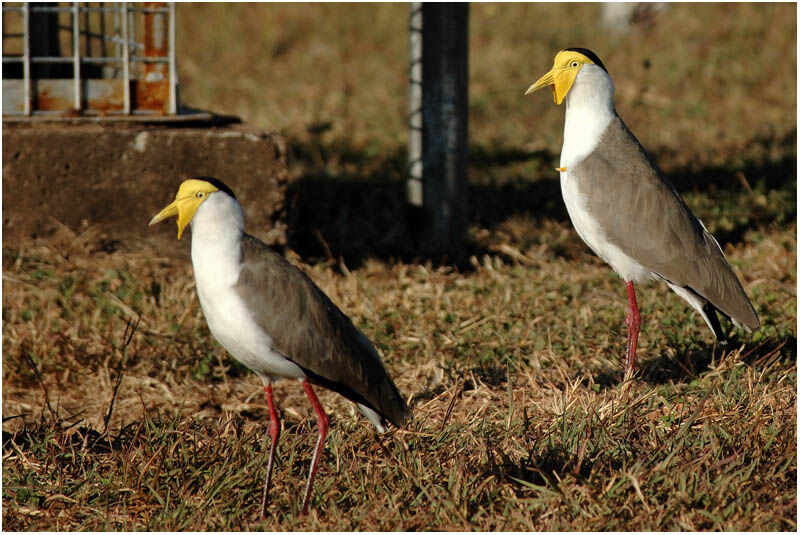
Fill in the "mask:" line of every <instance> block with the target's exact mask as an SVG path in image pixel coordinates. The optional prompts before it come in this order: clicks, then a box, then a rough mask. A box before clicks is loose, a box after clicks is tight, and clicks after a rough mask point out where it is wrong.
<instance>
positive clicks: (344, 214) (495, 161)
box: [286, 131, 797, 270]
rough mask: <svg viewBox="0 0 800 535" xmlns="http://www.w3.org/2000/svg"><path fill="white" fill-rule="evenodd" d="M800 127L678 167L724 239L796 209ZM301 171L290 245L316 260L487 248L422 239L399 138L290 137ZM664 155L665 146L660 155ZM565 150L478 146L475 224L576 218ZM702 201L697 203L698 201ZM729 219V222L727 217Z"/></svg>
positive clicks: (292, 192)
mask: <svg viewBox="0 0 800 535" xmlns="http://www.w3.org/2000/svg"><path fill="white" fill-rule="evenodd" d="M795 139H796V131H792V132H790V133H788V134H786V135H784V136H783V137H777V136H776V137H774V138H769V139H768V138H756V139H753V141H752V144H751V145H750V149H752V147H754V146H756V147H759V150H758V151H753V153H758V152H760V153H762V154H767V155H770V154H779V155H780V156H778V157H773V156H759V157H753V159H750V160H745V159H742V158H741V157H738V156H737V157H735V158H734V160H733V161H732V163H731V164H730V165H727V166H724V167H723V166H717V167H706V168H701V169H677V170H675V171H673V172H671V173H669V176H670V178H671V180H673V182H674V183H675V185H676V187H677V189H678V190H679V191H680V192H681V194H682V195H684V196H685V197H692V196H694V197H697V199H698V200H697V202H696V203H694V206H695V209H696V212H697V215H698V216H699V217H700V218H701V219H704V220H705V222H706V225H707V226H709V228H710V229H712V232H715V234H716V236H717V238H718V239H719V241H720V242H722V243H730V242H733V243H735V242H738V241H741V239H742V237H743V235H744V233H745V232H746V231H748V230H750V229H752V228H754V227H758V226H767V225H770V224H775V223H778V224H780V223H783V222H788V221H792V220H794V219H795V218H796V213H797V207H796V190H797V181H796V154H795V151H794V140H795ZM289 147H290V155H291V156H290V160H291V161H290V166H291V167H292V168H293V169H296V170H297V176H296V178H295V179H294V180H292V182H291V183H290V185H289V187H288V190H287V195H286V207H287V208H286V221H287V224H288V227H289V228H288V236H287V238H288V246H289V247H290V248H291V249H292V250H294V251H296V252H297V253H298V254H299V255H300V256H301V258H303V260H304V261H306V262H314V261H320V260H330V259H335V260H338V259H339V258H342V259H343V260H344V261H345V263H346V264H347V265H348V266H349V267H358V266H359V265H361V264H362V263H363V261H364V260H365V259H366V258H369V257H373V258H378V259H383V260H392V259H396V260H404V261H426V260H431V261H433V262H434V263H445V264H451V265H455V266H457V267H458V268H459V269H467V270H469V269H471V266H470V265H469V264H468V262H467V260H468V259H469V257H470V256H471V255H476V254H482V253H484V252H487V251H484V250H483V249H482V248H481V246H480V245H478V244H476V243H475V241H474V240H470V239H469V238H468V239H467V240H466V242H465V243H464V246H463V247H462V248H461V250H460V251H459V252H458V253H456V255H455V257H451V258H442V257H441V256H437V255H436V254H431V253H427V252H425V251H424V250H423V249H422V247H421V246H420V243H419V240H418V238H417V236H418V235H419V228H418V227H419V224H418V223H417V222H418V221H419V214H418V213H415V211H414V209H413V208H412V207H410V206H409V205H408V204H407V203H406V202H405V182H404V180H405V176H406V152H405V147H403V146H398V147H396V148H394V149H393V150H391V151H389V152H383V153H379V154H378V153H376V152H375V151H374V150H372V149H370V148H366V149H357V148H355V147H353V146H352V145H349V144H347V143H346V142H344V143H343V142H341V141H333V142H329V143H323V142H321V141H320V136H319V135H313V136H312V140H311V141H308V142H302V141H299V140H297V139H294V140H290V142H289ZM656 160H658V155H656ZM557 161H558V155H556V154H551V153H549V152H547V151H537V152H529V151H524V150H521V149H518V148H513V147H502V146H491V147H487V146H483V145H475V146H471V147H470V156H469V183H468V187H467V210H466V214H467V215H466V219H467V221H466V223H467V225H468V227H478V228H483V229H488V230H492V229H495V228H496V227H497V226H498V225H500V224H501V223H503V222H504V221H507V220H508V219H509V218H511V217H514V216H522V217H526V218H530V219H532V220H534V221H542V220H546V219H550V220H554V221H559V222H566V221H567V220H568V217H567V212H566V209H565V207H564V204H563V202H562V199H561V188H560V184H559V181H558V179H557V177H556V173H555V171H553V169H552V167H553V165H555V164H556V163H557ZM691 204H692V203H691V202H690V205H691ZM722 218H725V219H726V220H728V221H727V222H726V224H725V225H724V226H721V225H716V224H715V223H716V222H717V220H719V219H722Z"/></svg>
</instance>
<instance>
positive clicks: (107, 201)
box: [2, 123, 289, 246]
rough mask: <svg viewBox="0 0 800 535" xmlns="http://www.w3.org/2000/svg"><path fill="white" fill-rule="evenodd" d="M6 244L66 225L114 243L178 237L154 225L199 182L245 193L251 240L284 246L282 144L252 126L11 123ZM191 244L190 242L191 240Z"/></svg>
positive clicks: (170, 227) (6, 148)
mask: <svg viewBox="0 0 800 535" xmlns="http://www.w3.org/2000/svg"><path fill="white" fill-rule="evenodd" d="M2 152H3V245H4V246H5V245H12V246H13V245H14V244H15V243H17V244H18V243H20V242H22V241H25V240H28V239H31V238H36V237H45V236H47V235H49V234H51V233H53V232H55V231H56V230H57V229H58V227H59V223H60V224H63V225H66V226H67V227H69V228H70V229H72V230H74V231H76V232H80V231H81V230H82V229H85V228H87V227H89V226H91V225H100V226H102V228H103V231H104V233H108V236H109V237H111V238H112V239H119V240H124V239H125V238H128V237H135V238H152V237H153V236H165V237H166V236H171V237H172V239H173V240H174V239H175V235H176V228H175V225H174V224H167V223H164V224H161V225H158V226H157V227H152V228H151V227H148V226H147V223H148V222H149V221H150V218H151V217H152V216H153V215H154V214H155V213H157V212H158V210H160V209H161V208H163V207H164V206H166V205H167V204H168V203H169V202H171V201H172V199H173V198H174V196H175V193H176V192H177V189H178V185H179V184H180V182H181V181H182V180H183V179H185V178H190V177H193V176H214V177H216V178H219V179H220V180H222V181H223V182H225V183H226V184H228V185H229V186H230V187H231V189H233V191H234V192H235V193H236V196H237V198H238V199H239V201H240V202H241V203H242V206H243V208H244V210H245V221H246V228H247V230H248V232H250V233H251V234H254V235H256V236H258V237H259V238H261V239H262V240H264V241H266V242H269V243H270V244H284V243H285V241H286V236H285V226H284V225H283V224H282V222H281V217H282V215H283V212H284V195H285V191H286V183H287V180H288V176H289V173H288V169H287V166H286V146H285V141H284V139H283V138H282V137H280V136H278V135H275V134H271V133H268V132H264V131H261V130H256V129H253V128H250V127H247V126H243V125H235V126H231V127H225V128H175V127H169V128H165V127H155V126H148V125H135V124H134V125H122V124H114V125H97V124H90V125H64V124H55V123H51V124H40V123H39V124H24V123H17V124H9V123H4V124H3V151H2ZM183 241H186V242H188V240H183Z"/></svg>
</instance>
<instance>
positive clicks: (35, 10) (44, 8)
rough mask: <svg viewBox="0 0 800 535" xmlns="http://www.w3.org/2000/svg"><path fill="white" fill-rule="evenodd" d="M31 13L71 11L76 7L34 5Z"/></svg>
mask: <svg viewBox="0 0 800 535" xmlns="http://www.w3.org/2000/svg"><path fill="white" fill-rule="evenodd" d="M30 9H31V13H69V12H70V11H72V10H73V9H74V8H72V7H61V6H33V7H31V8H30Z"/></svg>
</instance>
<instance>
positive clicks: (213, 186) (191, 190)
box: [150, 177, 236, 240]
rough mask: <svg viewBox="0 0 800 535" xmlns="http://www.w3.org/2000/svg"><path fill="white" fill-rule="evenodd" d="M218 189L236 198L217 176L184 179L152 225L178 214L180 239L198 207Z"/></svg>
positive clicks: (151, 222)
mask: <svg viewBox="0 0 800 535" xmlns="http://www.w3.org/2000/svg"><path fill="white" fill-rule="evenodd" d="M217 191H223V192H225V193H227V194H228V195H230V196H231V197H233V198H236V196H235V195H234V194H233V192H232V191H231V189H230V188H229V187H228V186H226V185H225V184H224V183H222V181H220V180H217V179H216V178H210V177H198V178H190V179H188V180H184V181H183V183H182V184H181V186H180V188H178V194H177V195H175V200H174V201H172V202H171V203H170V204H169V205H168V206H167V207H166V208H164V209H163V210H161V211H160V212H159V213H157V214H156V215H155V216H154V217H153V219H151V220H150V225H155V224H156V223H160V222H161V221H164V220H165V219H167V218H170V217H172V216H178V239H179V240H180V239H181V236H182V235H183V231H184V229H185V228H186V226H187V225H188V224H189V223H190V222H191V221H192V217H194V214H195V212H197V208H198V207H199V206H200V205H201V204H203V202H205V200H206V199H208V197H209V196H210V195H212V194H214V193H215V192H217Z"/></svg>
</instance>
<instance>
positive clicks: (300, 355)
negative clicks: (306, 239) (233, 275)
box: [236, 235, 408, 426]
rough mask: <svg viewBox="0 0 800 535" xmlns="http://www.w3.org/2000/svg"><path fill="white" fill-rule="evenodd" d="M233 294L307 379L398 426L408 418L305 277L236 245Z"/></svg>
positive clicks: (365, 348) (376, 366)
mask: <svg viewBox="0 0 800 535" xmlns="http://www.w3.org/2000/svg"><path fill="white" fill-rule="evenodd" d="M242 263H243V267H242V270H241V272H240V274H239V280H238V282H237V285H236V290H237V292H238V293H239V295H240V296H241V297H242V299H244V301H245V302H246V303H247V305H248V307H249V308H250V309H251V310H253V314H254V319H255V321H256V323H258V325H259V326H260V327H261V328H262V329H264V331H266V332H267V333H268V334H269V335H270V337H271V338H272V340H273V344H274V349H275V350H276V351H279V352H280V353H281V354H282V355H284V356H285V357H286V358H288V359H290V360H291V361H293V362H294V363H295V364H297V365H298V366H300V367H301V368H302V369H303V370H304V371H305V372H306V375H308V377H309V379H310V380H311V381H312V382H314V383H317V384H320V385H322V386H324V387H326V388H329V389H331V390H333V391H335V392H338V393H340V394H342V395H343V396H345V397H346V398H348V399H350V400H352V401H355V402H358V403H362V404H364V405H366V406H368V407H370V408H372V409H373V410H375V411H376V412H377V413H378V414H380V415H381V416H383V417H384V418H386V419H388V420H389V421H390V422H392V423H393V424H395V425H397V426H400V425H402V423H403V421H404V420H405V418H406V416H407V414H408V407H407V406H406V403H405V401H404V400H403V397H402V396H401V395H400V392H399V391H398V390H397V387H396V386H395V385H394V383H393V382H392V379H391V377H390V376H389V374H388V372H387V371H386V369H385V367H384V366H383V363H382V362H381V360H380V357H379V356H378V353H377V351H376V350H375V347H374V346H373V345H372V343H371V342H370V341H369V339H368V338H367V337H366V336H365V335H364V334H363V333H362V332H361V331H359V330H358V329H357V328H356V327H355V326H354V325H353V323H352V322H351V321H350V319H349V318H348V317H347V316H346V315H345V314H344V313H343V312H342V311H341V310H339V308H338V307H337V306H336V305H335V304H334V303H333V302H332V301H331V300H330V299H329V298H328V296H327V295H325V293H324V292H323V291H322V290H320V289H319V287H317V285H316V284H314V282H313V281H311V279H309V278H308V276H307V275H306V274H305V273H303V272H302V271H301V270H300V269H298V268H297V267H296V266H293V265H292V264H290V263H289V262H288V261H286V259H284V258H283V257H281V256H280V255H278V254H277V253H275V252H274V251H272V250H271V249H270V248H269V247H267V246H266V245H264V244H263V243H262V242H260V241H259V240H257V239H256V238H253V237H252V236H249V235H244V237H243V239H242Z"/></svg>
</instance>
